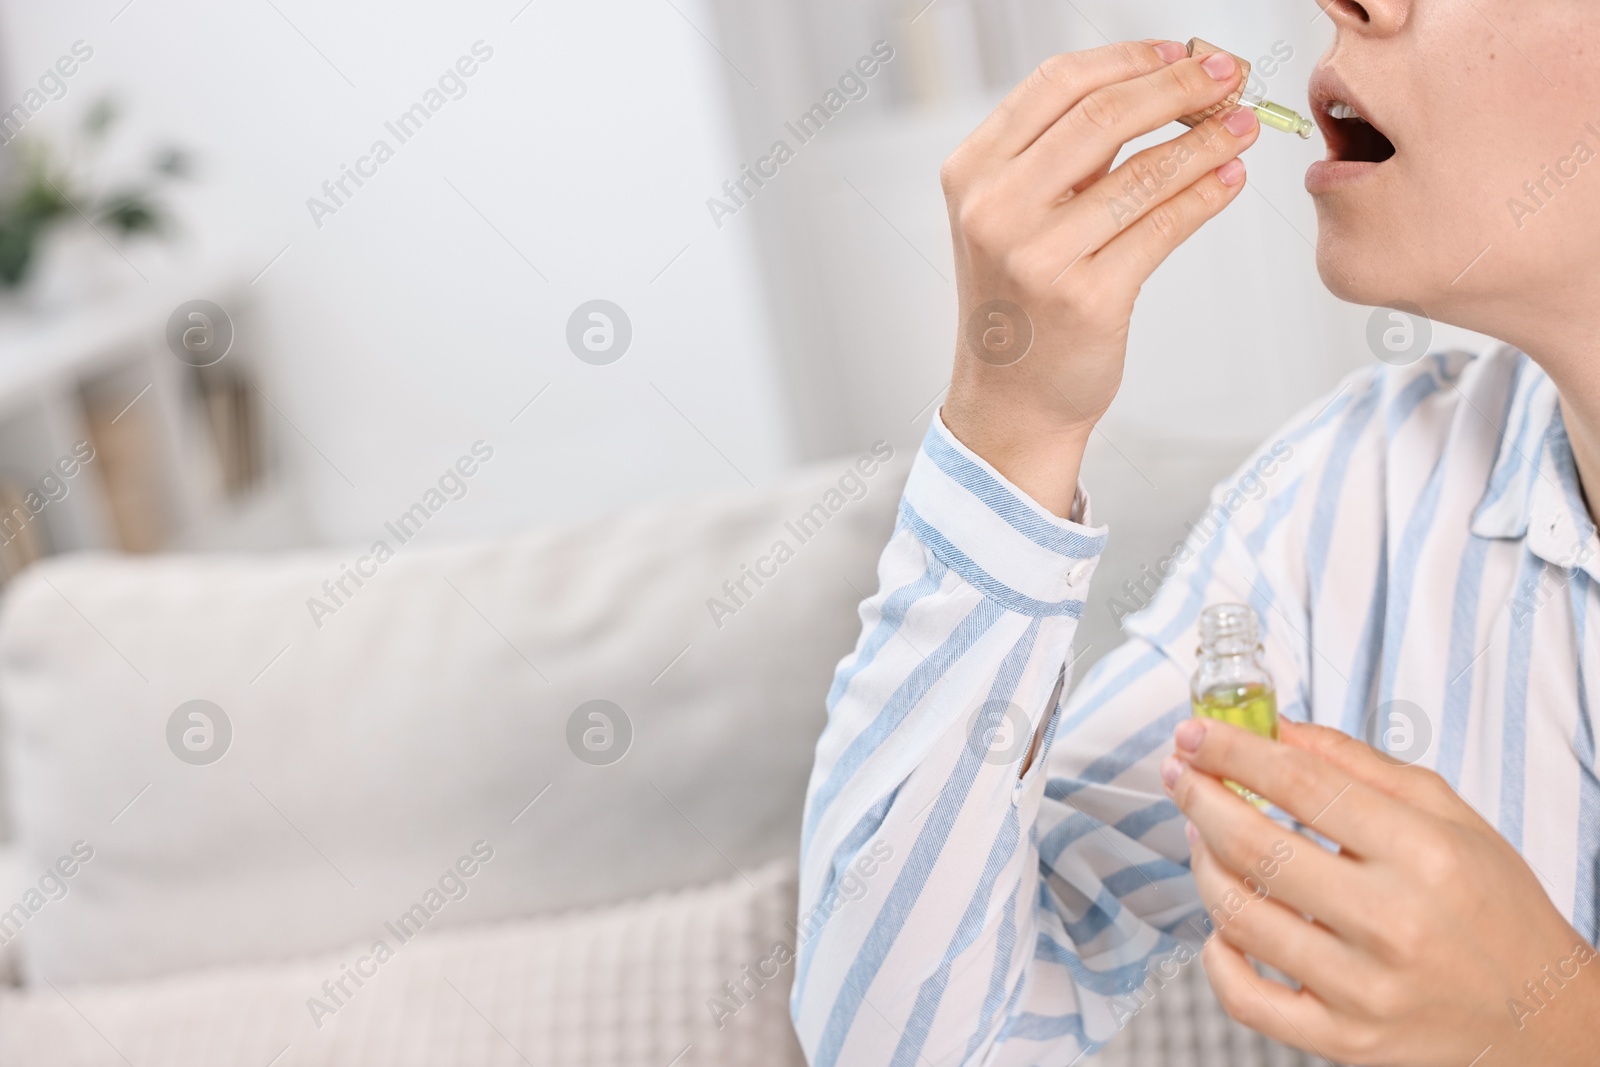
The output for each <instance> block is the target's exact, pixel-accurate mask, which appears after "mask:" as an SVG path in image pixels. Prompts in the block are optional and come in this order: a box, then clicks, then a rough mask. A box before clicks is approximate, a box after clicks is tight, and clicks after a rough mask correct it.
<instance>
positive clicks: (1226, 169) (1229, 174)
mask: <svg viewBox="0 0 1600 1067" xmlns="http://www.w3.org/2000/svg"><path fill="white" fill-rule="evenodd" d="M1217 177H1218V178H1221V179H1222V184H1223V185H1238V184H1239V183H1240V182H1242V181H1244V163H1243V162H1242V161H1240V160H1237V159H1230V160H1228V161H1227V162H1226V163H1224V164H1223V165H1222V166H1220V167H1218V168H1217Z"/></svg>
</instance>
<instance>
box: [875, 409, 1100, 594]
mask: <svg viewBox="0 0 1600 1067" xmlns="http://www.w3.org/2000/svg"><path fill="white" fill-rule="evenodd" d="M1072 514H1073V515H1074V516H1077V517H1078V518H1079V519H1081V520H1082V521H1079V522H1072V521H1068V520H1066V519H1061V518H1058V517H1057V516H1055V515H1052V514H1051V513H1050V512H1049V511H1047V510H1045V509H1044V508H1042V507H1040V506H1039V504H1038V503H1037V502H1035V501H1034V500H1033V499H1032V498H1031V497H1029V496H1028V495H1027V494H1026V493H1024V492H1023V491H1022V490H1021V489H1018V488H1017V487H1016V486H1015V485H1013V484H1012V483H1011V482H1009V481H1007V480H1006V479H1005V477H1004V476H1003V475H1001V474H1000V472H999V471H997V470H995V469H994V468H993V467H991V466H990V465H989V464H988V463H986V462H984V461H983V460H982V459H980V458H979V457H978V455H977V454H976V453H974V452H973V451H972V450H971V449H969V448H967V447H966V446H965V445H963V444H962V443H961V442H960V441H957V440H956V439H955V436H954V435H953V434H951V433H950V431H949V430H948V429H947V428H946V427H945V425H944V420H943V418H941V417H940V415H939V414H938V413H935V415H934V417H933V421H932V423H931V424H930V425H929V426H928V435H927V436H926V437H925V438H924V439H923V442H922V448H921V450H920V451H919V452H918V454H917V459H916V463H915V464H913V466H912V468H911V478H910V480H909V481H908V482H907V483H906V491H905V497H904V498H903V499H902V500H901V502H900V522H901V524H902V525H904V526H906V527H908V528H909V529H910V530H911V532H912V533H913V534H914V535H916V537H917V539H918V540H920V541H921V542H922V543H923V544H924V545H926V546H927V547H928V549H929V551H931V552H932V553H933V554H934V555H935V556H937V557H938V559H939V561H940V562H941V563H943V564H944V565H945V566H947V567H949V568H950V569H951V570H953V571H955V572H956V573H957V574H959V575H960V576H961V577H962V578H964V579H966V581H967V582H968V583H969V584H970V585H972V586H973V587H975V588H977V589H978V590H980V591H981V592H983V593H984V594H985V595H986V596H989V597H990V598H992V599H994V600H996V601H998V602H1000V603H1001V604H1002V605H1003V606H1004V607H1006V608H1007V609H1008V610H1012V611H1019V612H1022V613H1023V614H1027V615H1035V616H1048V615H1069V616H1071V617H1072V618H1079V617H1081V616H1082V614H1083V598H1084V596H1085V595H1086V594H1087V592H1088V589H1089V582H1090V579H1092V578H1093V577H1094V569H1095V566H1096V564H1097V563H1098V562H1099V559H1100V554H1101V553H1102V552H1103V551H1104V550H1105V544H1106V531H1105V527H1103V526H1102V527H1091V526H1089V525H1087V524H1088V522H1089V521H1090V520H1089V495H1088V493H1086V492H1085V491H1084V489H1083V486H1082V485H1081V484H1080V485H1079V486H1078V490H1077V494H1076V496H1075V497H1074V499H1073V504H1072Z"/></svg>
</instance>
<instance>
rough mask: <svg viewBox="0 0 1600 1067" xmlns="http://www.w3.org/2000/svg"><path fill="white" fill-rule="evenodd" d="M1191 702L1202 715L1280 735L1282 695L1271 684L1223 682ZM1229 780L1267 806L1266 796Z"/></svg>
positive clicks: (1230, 784) (1252, 799)
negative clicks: (1224, 683)
mask: <svg viewBox="0 0 1600 1067" xmlns="http://www.w3.org/2000/svg"><path fill="white" fill-rule="evenodd" d="M1191 704H1192V706H1193V707H1194V713H1195V715H1196V716H1198V717H1199V718H1202V719H1219V720H1221V721H1222V722H1226V723H1231V724H1233V725H1234V726H1237V727H1239V728H1240V729H1243V730H1249V731H1250V732H1251V733H1253V734H1256V735H1258V736H1260V737H1265V738H1269V739H1271V740H1273V741H1276V740H1277V739H1278V696H1277V694H1276V693H1274V692H1273V691H1272V689H1271V688H1269V687H1268V686H1264V685H1261V684H1259V683H1256V684H1253V685H1230V686H1219V687H1217V688H1215V689H1211V690H1209V691H1207V692H1206V694H1205V695H1204V696H1202V697H1201V698H1200V699H1199V700H1195V701H1192V702H1191ZM1226 784H1227V785H1228V787H1229V788H1230V789H1232V790H1233V791H1234V792H1235V793H1238V794H1239V795H1240V796H1242V797H1244V798H1245V799H1246V800H1248V801H1250V802H1251V803H1253V804H1255V805H1256V806H1257V807H1265V806H1266V804H1267V801H1266V800H1265V799H1264V798H1263V797H1261V796H1259V795H1258V794H1256V793H1253V792H1251V791H1250V790H1248V789H1246V788H1245V787H1244V786H1242V785H1240V784H1239V783H1238V782H1228V783H1226Z"/></svg>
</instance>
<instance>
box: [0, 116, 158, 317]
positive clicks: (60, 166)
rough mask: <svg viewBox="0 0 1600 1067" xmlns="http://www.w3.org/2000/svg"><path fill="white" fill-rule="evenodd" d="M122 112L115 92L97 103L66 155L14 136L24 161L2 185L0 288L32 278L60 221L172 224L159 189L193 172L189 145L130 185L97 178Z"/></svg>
mask: <svg viewBox="0 0 1600 1067" xmlns="http://www.w3.org/2000/svg"><path fill="white" fill-rule="evenodd" d="M117 117H118V113H117V106H116V103H115V102H114V101H113V100H112V99H111V98H110V97H103V98H101V99H100V100H98V101H96V102H95V104H94V105H93V106H92V107H90V108H89V110H88V111H87V112H86V113H85V114H84V117H83V121H82V122H80V123H79V125H78V129H77V132H76V134H75V136H74V138H73V141H72V143H71V145H70V146H69V147H68V149H67V152H66V154H65V157H64V158H63V156H62V155H61V154H60V151H59V150H58V149H57V148H56V147H55V146H53V145H52V144H51V143H50V142H48V141H44V140H39V139H35V138H18V139H17V140H16V141H14V142H12V143H13V144H15V145H16V149H17V154H18V163H19V166H18V167H17V168H16V170H15V172H14V173H13V175H12V176H11V179H10V180H8V181H7V182H6V185H5V188H4V189H0V288H5V289H16V288H19V287H21V286H22V285H24V284H26V282H27V281H28V277H29V274H30V272H31V270H32V268H33V266H34V264H35V262H36V260H37V258H38V251H39V245H40V242H41V241H42V240H43V239H44V237H45V235H46V234H48V233H49V232H50V231H51V230H52V229H54V228H56V227H59V226H65V225H70V224H72V223H73V222H74V221H79V220H88V221H89V222H90V223H92V224H93V225H94V226H95V227H96V228H100V227H105V228H107V229H110V230H113V231H115V232H116V233H118V234H120V235H122V236H123V237H134V236H139V235H159V234H161V233H163V232H165V231H166V230H167V228H168V227H169V226H170V222H171V220H170V218H169V217H168V215H167V213H166V211H165V209H164V208H163V206H162V204H161V202H160V199H159V198H158V190H159V188H160V187H161V186H162V185H163V184H165V183H167V182H170V181H172V180H174V179H177V178H183V177H187V176H188V174H189V157H188V156H187V155H186V154H185V153H184V152H183V151H182V150H181V149H178V148H170V147H169V148H163V149H161V150H160V151H158V152H157V153H156V154H155V156H154V157H153V158H152V159H151V160H150V163H149V166H148V168H147V170H146V172H145V173H144V174H142V175H140V176H138V177H137V178H134V179H132V180H130V181H128V182H125V183H121V184H114V185H112V186H110V187H108V188H105V189H101V188H99V187H97V186H96V185H95V183H94V182H93V181H92V179H91V178H90V177H89V172H90V170H91V169H92V165H93V164H94V162H95V161H96V159H97V158H98V157H99V155H100V153H101V152H102V151H103V150H104V147H105V143H106V140H107V138H108V136H109V134H110V132H111V128H112V127H113V126H114V125H115V124H116V121H117Z"/></svg>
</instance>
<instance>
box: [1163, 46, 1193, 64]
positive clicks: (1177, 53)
mask: <svg viewBox="0 0 1600 1067" xmlns="http://www.w3.org/2000/svg"><path fill="white" fill-rule="evenodd" d="M1155 49H1156V55H1158V56H1160V57H1161V58H1162V60H1163V61H1164V62H1167V63H1176V62H1177V61H1178V60H1180V59H1187V58H1188V56H1189V50H1188V49H1187V48H1185V47H1184V46H1183V45H1181V44H1179V43H1178V42H1177V41H1162V42H1161V43H1160V44H1158V45H1156V46H1155Z"/></svg>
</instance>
